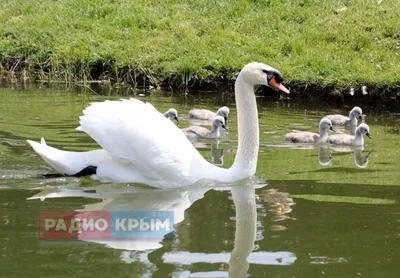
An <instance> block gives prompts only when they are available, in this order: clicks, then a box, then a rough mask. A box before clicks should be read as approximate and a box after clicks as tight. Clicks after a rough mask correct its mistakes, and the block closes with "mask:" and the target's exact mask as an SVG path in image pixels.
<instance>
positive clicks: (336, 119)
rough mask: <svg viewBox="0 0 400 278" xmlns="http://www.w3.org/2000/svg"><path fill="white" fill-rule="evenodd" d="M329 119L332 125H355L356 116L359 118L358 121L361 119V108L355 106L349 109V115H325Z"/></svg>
mask: <svg viewBox="0 0 400 278" xmlns="http://www.w3.org/2000/svg"><path fill="white" fill-rule="evenodd" d="M325 117H327V118H328V119H329V120H331V122H332V124H333V125H342V126H343V125H350V126H356V125H357V118H358V119H360V121H362V120H363V113H362V109H361V108H360V107H358V106H355V107H354V108H353V109H351V111H350V113H349V116H348V117H346V116H343V115H338V114H334V115H328V116H325Z"/></svg>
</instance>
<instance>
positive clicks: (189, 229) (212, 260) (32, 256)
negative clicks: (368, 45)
mask: <svg viewBox="0 0 400 278" xmlns="http://www.w3.org/2000/svg"><path fill="white" fill-rule="evenodd" d="M120 97H121V96H119V97H115V96H113V97H110V96H99V95H96V94H93V93H90V92H88V93H84V92H82V93H79V92H74V91H62V90H60V91H57V90H44V89H29V90H26V89H25V90H20V89H0V103H1V104H0V277H247V276H250V277H296V278H297V277H399V275H400V264H399V262H400V260H399V258H400V203H399V202H400V167H399V166H400V162H399V157H400V143H399V138H400V136H399V126H400V116H399V115H398V114H396V113H393V111H392V112H389V111H386V110H384V109H379V110H377V109H374V108H368V107H362V108H363V112H364V113H365V114H367V118H366V119H367V123H368V124H369V126H370V132H371V135H372V136H373V139H372V140H370V139H368V138H365V142H366V145H365V146H364V148H362V149H343V148H337V147H333V146H329V145H323V146H315V145H312V144H303V145H296V144H289V143H286V142H285V141H284V139H283V136H284V134H285V133H287V132H289V131H291V130H292V129H298V130H308V131H317V130H318V122H319V120H320V119H321V118H322V117H323V116H324V115H326V114H330V113H336V112H340V113H342V114H348V111H349V110H350V109H351V108H352V106H353V104H349V105H348V106H343V107H340V108H338V107H336V106H329V105H327V104H323V103H320V104H319V103H318V104H312V105H311V104H309V105H305V104H299V103H296V102H291V101H266V100H264V99H263V98H259V99H258V100H259V119H260V144H261V147H260V152H259V157H258V168H257V177H256V178H253V179H250V180H246V181H242V182H240V183H239V184H234V185H232V186H230V187H226V186H225V187H218V186H217V185H215V184H208V185H207V186H198V185H195V186H193V187H189V188H179V189H172V190H166V189H164V190H160V189H154V188H150V187H148V186H145V185H135V184H99V183H98V182H96V181H92V180H90V179H89V178H81V179H77V178H65V177H62V178H52V179H43V178H38V176H40V175H42V174H48V173H52V170H51V168H50V167H49V166H47V165H46V164H45V162H44V161H43V160H42V159H41V157H40V156H38V155H37V154H36V153H35V152H34V151H33V150H32V149H31V147H30V146H29V145H28V144H27V142H26V139H32V140H36V141H39V140H40V138H41V137H44V138H45V139H46V141H47V143H48V144H49V145H51V146H54V147H57V148H61V149H64V150H75V151H84V150H90V149H96V148H98V146H97V144H96V143H95V142H94V141H93V140H92V139H91V138H90V137H89V136H88V135H87V134H85V133H83V132H79V131H76V130H75V128H76V127H77V126H78V125H79V124H78V117H79V116H80V115H81V114H82V110H83V109H84V108H85V107H86V106H87V105H88V104H89V103H90V102H92V101H103V100H106V99H118V98H120ZM138 97H139V98H141V99H143V100H145V101H148V102H151V103H152V104H153V105H154V106H155V107H156V108H157V109H158V110H159V111H161V112H164V111H166V110H168V108H170V107H174V108H176V109H177V110H178V113H179V117H180V122H179V127H181V128H183V127H186V126H188V125H189V124H190V123H189V120H188V119H187V117H186V115H187V112H188V111H189V110H190V109H192V108H193V107H197V108H208V109H212V110H217V109H218V107H220V106H222V105H228V106H229V107H230V108H231V114H230V117H229V119H230V122H229V133H228V134H224V136H223V137H222V138H221V139H219V140H213V139H212V140H199V141H196V142H194V144H195V146H196V147H197V148H198V150H199V151H200V152H201V153H202V155H203V156H204V157H205V158H206V159H207V160H208V161H210V162H214V163H215V164H220V165H222V167H229V166H230V165H231V164H232V163H233V159H234V157H235V152H236V148H237V126H236V111H235V107H234V99H233V98H232V97H231V96H229V95H218V96H213V97H198V95H187V96H184V97H173V96H168V97H166V96H152V95H147V94H146V95H145V96H138ZM132 120H138V119H132ZM155 208H158V209H165V210H173V211H174V212H175V220H176V222H177V223H176V225H175V230H174V232H173V237H172V239H171V238H166V239H163V240H155V241H154V240H153V241H150V240H147V241H146V240H144V241H143V240H142V241H140V240H120V241H111V240H109V241H107V240H98V239H97V240H91V241H90V240H58V241H52V240H42V239H40V240H39V238H38V221H39V214H40V212H41V211H48V210H61V211H64V210H65V211H74V210H107V211H108V210H149V209H155Z"/></svg>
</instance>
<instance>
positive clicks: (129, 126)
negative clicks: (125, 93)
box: [80, 99, 204, 179]
mask: <svg viewBox="0 0 400 278" xmlns="http://www.w3.org/2000/svg"><path fill="white" fill-rule="evenodd" d="M83 112H84V115H83V116H81V117H80V125H81V126H80V129H81V130H83V131H84V132H86V133H87V134H89V135H90V136H91V137H92V138H93V139H94V140H95V141H96V142H97V143H98V144H99V145H100V146H101V147H102V148H104V149H105V150H106V151H107V152H108V153H109V155H110V156H111V157H112V158H113V159H114V160H116V161H117V162H118V163H120V164H122V165H121V166H122V167H132V168H134V169H135V172H137V173H140V175H141V176H142V177H149V178H151V179H162V178H167V179H171V178H174V177H181V178H185V177H186V178H187V177H188V176H189V175H190V173H189V171H190V168H191V165H192V164H193V163H195V162H197V161H199V160H202V161H203V160H204V158H203V157H202V156H201V155H200V154H199V152H198V151H197V150H196V149H195V148H194V147H193V145H192V144H191V143H190V141H189V140H188V139H187V138H186V136H185V135H184V134H183V133H182V131H181V130H180V129H179V128H178V127H177V126H176V125H175V124H174V123H173V122H171V121H170V120H168V119H167V118H166V117H164V115H162V114H161V113H159V112H158V111H157V110H156V109H155V108H154V107H153V106H152V105H151V104H149V103H143V102H142V101H140V100H137V99H129V100H121V101H105V102H99V103H93V104H91V105H90V106H89V107H87V108H86V109H85V110H84V111H83Z"/></svg>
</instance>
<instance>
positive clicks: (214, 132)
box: [211, 122, 220, 137]
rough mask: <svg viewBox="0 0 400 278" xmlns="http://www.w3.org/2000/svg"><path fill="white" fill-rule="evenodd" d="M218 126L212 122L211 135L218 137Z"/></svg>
mask: <svg viewBox="0 0 400 278" xmlns="http://www.w3.org/2000/svg"><path fill="white" fill-rule="evenodd" d="M219 135H220V133H219V127H218V126H217V124H216V123H214V122H213V125H212V128H211V136H212V137H219Z"/></svg>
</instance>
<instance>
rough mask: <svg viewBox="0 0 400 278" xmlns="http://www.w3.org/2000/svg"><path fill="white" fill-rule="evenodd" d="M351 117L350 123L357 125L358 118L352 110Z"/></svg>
mask: <svg viewBox="0 0 400 278" xmlns="http://www.w3.org/2000/svg"><path fill="white" fill-rule="evenodd" d="M349 118H350V125H353V126H354V125H355V126H357V118H356V116H355V115H354V113H353V112H352V111H350V114H349Z"/></svg>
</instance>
